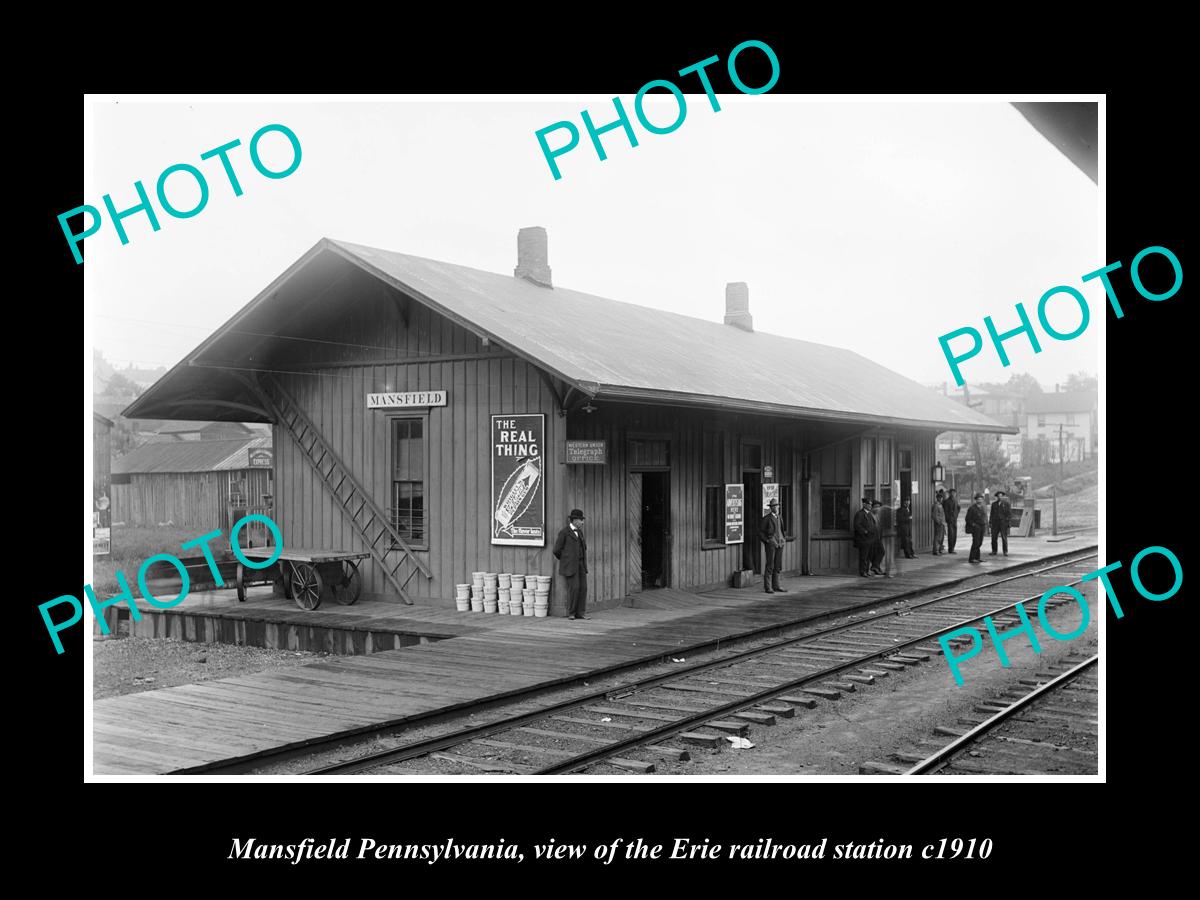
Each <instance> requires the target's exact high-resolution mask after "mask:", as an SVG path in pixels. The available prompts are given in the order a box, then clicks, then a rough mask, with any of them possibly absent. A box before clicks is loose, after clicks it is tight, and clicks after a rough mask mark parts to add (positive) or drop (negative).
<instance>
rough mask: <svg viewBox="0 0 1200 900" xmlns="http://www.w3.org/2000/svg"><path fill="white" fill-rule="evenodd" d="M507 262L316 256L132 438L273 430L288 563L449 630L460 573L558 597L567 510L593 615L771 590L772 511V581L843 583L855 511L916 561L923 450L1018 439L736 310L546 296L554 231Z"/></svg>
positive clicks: (929, 474) (247, 310) (744, 305)
mask: <svg viewBox="0 0 1200 900" xmlns="http://www.w3.org/2000/svg"><path fill="white" fill-rule="evenodd" d="M517 243H518V257H517V265H516V268H515V270H514V272H513V273H512V274H497V273H492V272H484V271H480V270H477V269H472V268H468V267H466V266H461V265H457V264H452V263H446V262H439V261H435V260H430V259H423V258H419V257H415V256H408V255H404V254H401V253H396V252H392V251H387V250H378V249H374V248H371V247H364V246H359V245H355V244H349V243H344V242H341V241H334V240H329V239H323V240H321V241H320V242H318V243H317V244H316V246H314V247H313V248H312V249H311V250H309V251H308V252H307V253H305V254H304V256H302V257H301V258H300V259H299V260H298V261H297V262H296V263H294V264H293V265H292V266H291V267H290V268H289V269H288V270H287V271H285V272H284V273H282V274H281V275H280V276H279V277H278V278H277V279H276V280H275V281H274V282H273V283H272V284H270V285H269V286H268V287H267V288H266V289H265V290H263V291H262V292H261V293H260V294H259V295H258V296H257V297H255V298H254V299H253V300H251V301H250V302H249V303H248V304H247V305H246V306H245V307H243V308H242V309H241V310H240V311H239V312H238V313H237V314H236V315H234V316H233V317H232V318H231V319H230V320H229V321H228V322H226V323H225V324H224V325H223V326H222V327H221V328H219V329H218V330H217V331H216V332H215V333H214V334H212V335H211V336H210V337H209V338H208V339H207V340H205V341H204V342H203V343H202V344H200V346H198V347H197V348H196V349H195V350H193V351H192V352H191V353H189V354H188V355H187V357H186V358H184V359H183V360H182V361H181V362H180V363H179V364H177V365H176V366H175V367H174V368H173V369H171V371H170V372H169V373H168V374H167V375H166V376H164V377H163V378H162V379H160V380H159V381H158V382H157V383H156V384H155V385H153V386H152V387H151V388H149V389H148V390H146V391H145V392H144V393H143V394H142V396H141V397H139V398H138V399H137V400H136V401H134V403H133V404H132V405H131V406H130V407H129V408H128V409H127V410H126V411H125V412H124V415H125V416H127V417H129V418H137V417H143V418H154V419H168V420H170V419H187V420H196V419H205V420H214V421H231V422H232V421H239V422H269V423H271V424H272V425H273V429H274V434H273V441H272V443H273V446H274V449H275V456H274V509H273V513H272V517H273V518H274V519H275V521H276V522H278V524H279V525H280V527H281V530H282V533H283V537H284V542H285V544H286V545H288V546H291V547H306V548H334V549H340V550H346V551H354V552H370V553H371V555H372V558H371V559H370V560H367V561H365V564H364V565H363V567H362V576H363V578H364V584H363V593H364V598H367V597H376V598H385V599H392V600H398V599H400V598H403V599H405V600H406V601H410V602H414V603H418V604H431V605H441V606H450V607H453V604H454V595H455V590H454V586H455V584H457V583H463V582H469V581H471V573H472V572H474V571H481V570H482V571H489V572H513V573H539V574H546V575H548V574H552V573H554V571H555V570H554V559H553V557H552V555H551V548H552V546H553V543H554V538H555V535H556V533H557V532H558V530H559V528H561V527H562V525H563V524H564V523H565V520H566V515H567V513H568V511H569V510H571V509H572V508H575V507H578V508H581V509H582V510H584V512H585V514H586V516H587V523H586V526H585V534H586V536H587V542H588V561H589V568H590V575H589V603H590V604H595V605H599V606H605V605H619V604H621V603H623V602H624V601H625V599H626V598H628V597H630V596H632V595H634V594H637V593H639V592H643V591H650V590H653V589H655V588H659V587H676V588H684V589H703V588H707V587H713V586H718V585H728V584H730V582H731V580H732V579H734V578H735V576H736V575H737V573H745V572H754V573H757V572H760V571H761V566H762V554H761V550H760V545H759V542H758V540H757V527H758V522H759V518H760V516H761V514H762V508H763V506H764V505H765V501H766V499H767V498H768V497H777V498H778V499H779V501H780V504H781V509H782V517H783V522H784V526H785V531H786V532H787V534H788V543H787V546H786V548H785V550H784V557H783V560H784V564H783V567H784V572H785V574H787V573H793V574H797V573H805V574H808V573H812V574H825V573H846V572H852V571H855V570H856V556H855V553H854V549H853V547H852V545H851V533H850V525H851V518H852V516H853V514H854V512H855V510H856V509H857V508H858V499H859V498H860V497H863V496H870V497H878V498H880V499H881V500H882V501H883V502H884V503H893V502H896V503H898V502H899V499H900V498H911V499H912V501H913V510H914V524H915V528H914V535H913V539H914V544H915V546H916V548H917V551H918V552H922V551H928V550H929V549H930V546H931V543H932V523H931V521H930V518H929V504H930V501H931V500H932V495H933V491H934V489H935V487H936V484H935V479H936V477H937V475H938V472H937V462H938V461H937V459H936V458H935V440H936V437H937V435H938V433H939V432H943V431H957V432H970V431H977V432H993V433H994V432H1014V431H1015V430H1016V429H1015V428H1013V427H1010V426H1005V425H1002V424H1000V423H997V422H995V421H993V420H991V419H989V418H987V417H985V416H983V415H982V414H980V413H978V412H976V411H975V410H973V409H969V408H967V407H964V406H963V405H962V404H959V403H956V402H954V401H952V400H950V399H948V398H946V397H942V396H939V395H938V394H936V393H935V392H933V391H931V390H929V389H928V388H926V387H923V386H922V385H920V384H917V383H916V382H913V381H911V380H909V379H907V378H904V377H903V376H901V375H898V374H896V373H895V372H892V371H890V370H888V369H886V368H884V367H882V366H880V365H878V364H877V363H874V362H872V361H871V360H869V359H867V358H865V357H863V356H860V355H859V354H857V353H854V352H852V351H850V350H844V349H839V348H836V347H829V346H824V345H821V344H815V343H810V342H807V341H801V340H795V339H792V338H785V337H780V336H776V335H771V334H765V333H762V332H758V331H755V330H754V327H753V319H752V314H751V311H750V305H749V292H748V289H747V286H746V285H745V284H741V283H736V284H730V285H727V286H726V295H725V308H724V310H721V309H720V308H719V302H718V303H715V304H714V306H716V307H717V308H716V309H713V310H711V312H712V314H713V315H714V316H717V315H719V314H720V313H722V312H723V313H724V321H723V322H722V321H711V320H708V319H703V318H693V317H690V316H684V315H679V314H676V313H670V312H664V311H661V310H656V309H650V308H646V307H642V306H636V305H633V304H629V303H622V302H619V301H616V300H609V299H605V298H602V297H597V296H593V295H591V294H586V293H582V292H579V291H575V290H570V289H567V288H563V287H558V286H555V285H554V284H553V280H552V278H551V269H550V266H549V264H548V253H547V237H546V232H545V231H544V229H541V228H527V229H522V230H521V232H520V234H519V236H518V242H517ZM714 294H715V295H717V296H719V288H717V289H716V290H714ZM698 311H703V310H698ZM560 593H561V591H560V589H559V588H558V587H556V589H555V592H554V595H552V610H553V611H555V612H561V611H562V609H563V599H564V598H562V597H559V596H558V594H560Z"/></svg>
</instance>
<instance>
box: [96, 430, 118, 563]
mask: <svg viewBox="0 0 1200 900" xmlns="http://www.w3.org/2000/svg"><path fill="white" fill-rule="evenodd" d="M112 427H113V423H112V419H109V418H107V417H106V416H102V415H100V413H98V412H93V413H92V554H93V555H94V556H108V555H110V554H111V553H112V532H111V529H110V523H111V521H112V496H111V493H112V488H111V481H112Z"/></svg>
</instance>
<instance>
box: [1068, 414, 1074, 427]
mask: <svg viewBox="0 0 1200 900" xmlns="http://www.w3.org/2000/svg"><path fill="white" fill-rule="evenodd" d="M1067 424H1068V425H1074V424H1075V413H1067Z"/></svg>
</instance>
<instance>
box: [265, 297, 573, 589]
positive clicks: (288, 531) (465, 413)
mask: <svg viewBox="0 0 1200 900" xmlns="http://www.w3.org/2000/svg"><path fill="white" fill-rule="evenodd" d="M330 340H336V341H342V342H346V343H354V342H358V343H361V344H363V345H370V346H371V347H372V348H374V349H373V350H372V354H373V355H375V356H386V355H388V352H389V351H392V353H391V355H392V356H393V357H397V356H400V355H405V356H412V357H413V358H414V360H416V361H413V362H407V363H402V362H399V361H396V362H392V363H389V364H381V365H359V366H353V365H349V364H345V363H337V364H335V365H329V366H325V367H320V368H314V369H313V370H312V371H311V372H308V371H306V372H304V373H302V374H300V373H295V374H288V375H279V376H277V377H278V379H279V381H280V382H281V383H282V384H283V385H284V387H285V389H286V390H287V391H288V392H289V393H290V394H291V395H292V397H293V399H295V400H296V401H297V402H298V403H299V404H300V405H301V407H302V408H303V409H304V410H305V411H306V413H307V414H308V416H309V417H310V418H311V419H312V421H313V423H314V424H315V425H316V426H317V427H318V428H320V430H321V433H322V435H323V437H324V438H325V440H326V441H327V442H328V443H329V444H330V446H331V447H332V448H333V449H334V451H335V452H336V453H337V454H338V456H339V457H340V458H341V460H342V462H343V463H344V464H345V465H346V466H347V467H348V468H349V469H350V471H351V472H352V473H353V474H354V476H355V477H356V478H357V479H358V481H359V482H360V483H361V484H362V485H363V486H364V488H365V489H367V490H368V491H370V493H371V496H372V498H373V499H374V500H375V502H376V503H377V504H378V505H379V506H380V507H381V508H382V509H384V510H385V511H387V510H388V508H389V507H390V504H391V497H390V473H389V466H390V464H391V458H390V457H391V448H390V446H389V441H390V428H389V421H390V420H391V419H392V418H394V417H398V416H405V415H409V416H422V417H426V416H427V418H426V421H427V428H426V430H425V431H426V435H427V437H426V441H427V443H426V448H427V456H426V473H425V498H426V515H427V520H426V527H427V532H428V541H427V547H428V549H426V550H422V551H419V554H418V555H419V556H420V558H421V559H422V560H424V562H425V563H426V565H428V566H429V567H430V570H431V571H432V572H433V578H432V579H426V578H425V577H424V576H422V575H419V574H418V575H417V576H415V577H414V578H413V580H412V581H410V582H409V585H408V590H409V592H410V594H411V595H412V596H413V597H416V598H425V599H429V600H430V601H432V602H436V603H439V604H443V605H448V606H453V603H454V585H455V584H458V583H462V582H469V581H470V580H471V572H473V571H480V570H485V571H489V572H517V573H541V574H544V575H550V574H552V573H553V571H554V570H553V567H552V564H553V562H554V559H553V557H552V556H551V554H550V548H551V546H552V545H553V541H554V537H555V535H556V533H557V530H558V527H559V526H560V525H561V521H562V515H561V514H560V512H559V511H558V510H556V509H555V508H554V506H553V505H552V504H553V503H554V500H555V498H560V497H561V496H562V494H561V488H560V483H561V482H560V480H561V469H562V467H560V466H555V465H549V466H547V471H546V476H545V477H546V482H545V484H544V489H545V491H546V498H547V499H546V503H547V507H546V519H547V541H546V543H547V545H546V546H545V547H504V546H493V545H492V544H491V531H490V524H491V510H490V503H489V500H488V498H489V496H490V492H491V446H490V440H491V437H490V435H491V416H492V415H493V414H497V415H499V414H517V413H544V414H545V415H546V443H547V448H548V449H547V455H549V448H550V447H554V446H556V442H557V443H558V444H561V430H562V426H561V424H560V423H561V422H562V420H561V419H560V418H559V417H558V415H557V414H556V410H557V402H556V400H555V399H554V395H553V393H552V392H551V390H550V388H549V386H548V385H547V384H546V383H545V382H544V381H543V379H542V378H541V377H540V376H539V375H538V373H537V370H536V369H535V368H533V367H532V366H530V365H528V364H527V363H525V362H524V361H523V360H520V359H518V358H516V357H514V356H512V355H511V354H508V353H506V352H504V351H502V350H499V349H497V348H495V347H490V348H488V347H484V346H483V344H482V342H481V341H480V339H479V338H477V337H476V336H475V335H473V334H471V333H470V332H468V331H467V330H466V329H464V328H461V327H459V326H458V325H455V324H454V323H452V322H450V321H448V320H446V319H444V318H442V317H440V316H437V315H435V314H434V313H432V312H430V311H429V310H428V309H426V308H425V307H422V306H419V305H417V304H413V305H412V308H411V310H410V312H409V322H408V327H407V328H406V327H405V326H404V324H403V322H402V321H401V318H400V316H399V315H398V314H397V313H396V311H395V307H394V305H392V304H390V303H386V302H382V301H381V302H380V303H379V304H378V305H377V318H376V320H375V324H374V325H373V326H371V325H369V324H367V323H366V322H365V320H363V319H362V318H361V317H359V318H355V319H350V320H348V324H347V326H346V329H345V330H344V331H343V332H342V333H339V334H336V335H331V336H330ZM363 352H366V351H363ZM359 355H360V356H362V355H363V353H360V354H359ZM447 356H449V357H463V356H467V357H482V358H469V359H443V360H442V361H436V362H421V361H419V360H420V359H422V358H428V357H447ZM432 389H441V390H446V391H447V392H448V403H447V405H446V406H444V407H432V408H429V409H413V410H399V409H393V410H368V409H367V400H366V398H367V394H368V393H379V392H391V391H396V392H401V391H422V390H432ZM273 433H274V440H273V445H274V447H275V448H276V454H275V465H276V497H275V510H276V516H277V518H276V521H277V522H278V523H279V525H280V527H281V528H282V530H283V536H284V543H285V544H287V545H290V546H296V547H301V546H303V547H327V548H335V549H346V550H365V549H366V548H365V546H363V542H362V540H361V538H360V537H359V535H358V533H357V532H356V531H355V530H354V528H353V526H352V525H351V524H350V522H349V520H348V518H347V516H346V514H345V513H344V511H343V510H342V509H341V507H340V506H339V505H338V503H337V502H336V501H334V500H333V498H332V497H331V495H330V494H329V492H328V490H326V488H325V486H324V485H323V484H322V483H321V481H320V479H319V477H317V476H316V474H315V473H314V471H313V469H312V467H311V465H310V464H309V463H308V461H307V459H306V458H305V457H304V455H303V454H302V453H301V452H300V450H299V448H297V447H296V445H295V443H294V441H292V440H291V438H290V437H288V436H287V435H286V434H285V433H283V432H282V430H281V428H280V426H279V425H276V426H274V432H273ZM558 505H559V506H561V505H562V504H561V502H560V503H559V504H558ZM564 512H565V509H564ZM363 576H364V584H363V589H364V591H366V592H368V593H375V594H381V595H392V594H393V592H392V591H391V589H390V587H389V586H388V585H387V583H386V581H385V579H384V575H383V573H382V572H381V571H379V570H378V566H377V565H376V564H375V563H374V562H373V561H368V562H367V563H366V564H365V565H364V567H363ZM555 593H557V590H556V591H555ZM552 596H553V595H552Z"/></svg>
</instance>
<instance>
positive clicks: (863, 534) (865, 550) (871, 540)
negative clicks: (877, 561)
mask: <svg viewBox="0 0 1200 900" xmlns="http://www.w3.org/2000/svg"><path fill="white" fill-rule="evenodd" d="M853 527H854V546H855V547H857V548H858V574H859V575H861V576H862V577H864V578H870V577H872V576H871V552H872V548H873V547H874V546H875V539H876V537H878V535H879V525H878V524H876V522H875V517H874V516H873V515H871V498H870V497H863V499H862V509H860V510H859V511H858V512H856V513H855V514H854V524H853Z"/></svg>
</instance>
